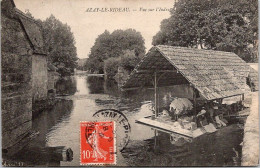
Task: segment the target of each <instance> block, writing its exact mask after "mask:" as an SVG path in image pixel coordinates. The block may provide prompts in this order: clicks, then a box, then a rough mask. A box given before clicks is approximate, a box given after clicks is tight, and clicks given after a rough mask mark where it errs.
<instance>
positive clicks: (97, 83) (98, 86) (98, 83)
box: [86, 76, 104, 94]
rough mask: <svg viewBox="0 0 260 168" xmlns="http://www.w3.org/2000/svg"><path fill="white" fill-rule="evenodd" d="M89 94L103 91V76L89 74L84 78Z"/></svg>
mask: <svg viewBox="0 0 260 168" xmlns="http://www.w3.org/2000/svg"><path fill="white" fill-rule="evenodd" d="M86 80H87V83H88V89H89V93H90V94H98V93H104V78H103V77H96V76H89V77H87V78H86Z"/></svg>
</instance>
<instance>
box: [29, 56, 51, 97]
mask: <svg viewBox="0 0 260 168" xmlns="http://www.w3.org/2000/svg"><path fill="white" fill-rule="evenodd" d="M47 84H48V76H47V60H46V56H45V55H35V54H34V55H33V57H32V94H33V96H32V97H33V102H35V101H39V100H44V99H46V98H47V92H48V90H47Z"/></svg>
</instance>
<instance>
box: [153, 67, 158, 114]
mask: <svg viewBox="0 0 260 168" xmlns="http://www.w3.org/2000/svg"><path fill="white" fill-rule="evenodd" d="M157 104H158V102H157V73H156V72H154V110H155V117H158V113H157Z"/></svg>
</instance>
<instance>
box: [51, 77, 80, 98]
mask: <svg viewBox="0 0 260 168" xmlns="http://www.w3.org/2000/svg"><path fill="white" fill-rule="evenodd" d="M76 85H77V84H76V79H75V78H74V77H63V78H60V79H59V80H58V81H57V82H56V93H57V95H72V94H75V93H76V91H77V87H76Z"/></svg>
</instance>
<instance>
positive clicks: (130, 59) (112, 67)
mask: <svg viewBox="0 0 260 168" xmlns="http://www.w3.org/2000/svg"><path fill="white" fill-rule="evenodd" d="M140 60H141V58H140V57H137V56H136V55H135V51H134V50H124V51H123V53H122V55H121V56H119V57H110V58H108V59H106V60H105V61H104V71H105V72H106V75H107V76H108V78H114V77H115V75H116V74H117V70H118V67H119V66H120V67H122V68H123V69H125V70H126V71H127V72H128V73H130V72H131V71H132V70H133V69H134V68H135V66H136V65H137V63H138V62H139V61H140Z"/></svg>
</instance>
